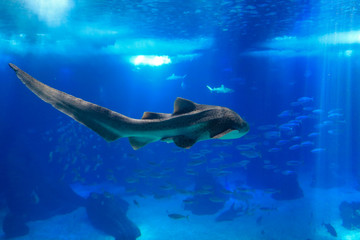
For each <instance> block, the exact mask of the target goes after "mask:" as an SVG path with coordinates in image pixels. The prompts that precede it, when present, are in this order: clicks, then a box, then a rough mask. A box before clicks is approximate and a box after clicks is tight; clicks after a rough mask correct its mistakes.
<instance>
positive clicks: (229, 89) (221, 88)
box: [206, 84, 234, 93]
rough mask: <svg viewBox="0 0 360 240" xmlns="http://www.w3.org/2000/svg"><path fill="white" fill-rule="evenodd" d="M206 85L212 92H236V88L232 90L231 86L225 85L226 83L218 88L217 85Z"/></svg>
mask: <svg viewBox="0 0 360 240" xmlns="http://www.w3.org/2000/svg"><path fill="white" fill-rule="evenodd" d="M206 87H207V88H208V89H209V90H210V92H215V93H232V92H234V90H232V89H231V88H227V87H225V86H224V84H221V86H220V87H218V88H217V87H214V88H212V87H210V86H209V85H207V86H206Z"/></svg>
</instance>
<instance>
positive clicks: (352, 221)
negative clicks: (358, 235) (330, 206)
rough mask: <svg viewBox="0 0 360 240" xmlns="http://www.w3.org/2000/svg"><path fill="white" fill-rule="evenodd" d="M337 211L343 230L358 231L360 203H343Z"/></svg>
mask: <svg viewBox="0 0 360 240" xmlns="http://www.w3.org/2000/svg"><path fill="white" fill-rule="evenodd" d="M339 210H340V216H341V219H342V221H343V226H344V228H347V229H349V230H353V229H360V202H351V203H349V202H346V201H343V202H342V203H341V204H340V206H339Z"/></svg>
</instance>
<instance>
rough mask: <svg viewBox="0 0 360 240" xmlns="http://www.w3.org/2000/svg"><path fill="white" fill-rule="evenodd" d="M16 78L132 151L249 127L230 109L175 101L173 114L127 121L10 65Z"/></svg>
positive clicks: (238, 133)
mask: <svg viewBox="0 0 360 240" xmlns="http://www.w3.org/2000/svg"><path fill="white" fill-rule="evenodd" d="M9 65H10V67H11V68H12V69H13V70H14V71H15V73H16V75H17V77H18V78H19V79H20V80H21V81H22V82H23V83H24V84H25V85H26V86H27V87H28V88H29V89H30V90H31V91H32V92H33V93H35V94H36V95H37V96H38V97H39V98H41V99H42V100H43V101H45V102H47V103H49V104H51V105H52V106H53V107H54V108H56V109H58V110H59V111H61V112H63V113H65V114H66V115H68V116H70V117H71V118H73V119H75V120H76V121H78V122H80V123H82V124H83V125H85V126H87V127H88V128H90V129H92V130H93V131H95V132H96V133H97V134H99V135H100V136H101V137H103V138H104V139H106V140H107V141H110V142H111V141H114V140H116V139H118V138H122V137H128V138H129V141H130V144H131V146H132V147H133V149H135V150H136V149H139V148H141V147H143V146H145V145H146V144H148V143H151V142H155V141H159V140H162V141H166V142H174V143H175V144H176V145H177V146H179V147H182V148H190V147H191V146H192V145H194V144H195V143H196V142H198V141H201V140H207V139H211V138H215V139H234V138H240V137H242V136H244V135H245V134H246V133H247V132H248V131H249V125H248V124H247V123H246V122H245V121H244V120H243V119H242V118H241V117H240V116H239V115H238V114H237V113H235V112H234V111H232V110H230V109H229V108H225V107H219V106H211V105H203V104H197V103H194V102H192V101H190V100H186V99H183V98H179V97H178V98H177V99H176V100H175V103H174V112H173V113H172V114H166V113H153V112H144V114H143V116H142V118H141V119H133V118H129V117H126V116H124V115H122V114H120V113H117V112H114V111H111V110H109V109H107V108H104V107H101V106H99V105H96V104H93V103H90V102H86V101H84V100H82V99H80V98H76V97H74V96H71V95H69V94H67V93H64V92H61V91H59V90H56V89H54V88H51V87H49V86H47V85H45V84H43V83H41V82H39V81H38V80H36V79H35V78H33V77H32V76H30V75H29V74H27V73H26V72H24V71H22V70H21V69H20V68H18V67H17V66H15V65H14V64H12V63H9Z"/></svg>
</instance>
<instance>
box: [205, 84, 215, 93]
mask: <svg viewBox="0 0 360 240" xmlns="http://www.w3.org/2000/svg"><path fill="white" fill-rule="evenodd" d="M206 87H207V88H208V89H209V90H210V92H213V91H214V89H212V88H211V87H210V86H209V85H206Z"/></svg>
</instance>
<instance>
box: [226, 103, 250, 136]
mask: <svg viewBox="0 0 360 240" xmlns="http://www.w3.org/2000/svg"><path fill="white" fill-rule="evenodd" d="M227 110H228V111H229V114H228V117H229V118H228V122H227V123H228V125H229V129H228V130H227V133H226V134H224V135H223V136H222V137H220V139H236V138H241V137H242V136H244V135H245V134H247V133H248V132H249V130H250V127H249V124H248V123H247V122H246V121H245V120H244V119H242V118H241V117H240V116H239V115H238V114H237V113H236V112H234V111H232V110H230V109H227Z"/></svg>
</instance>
